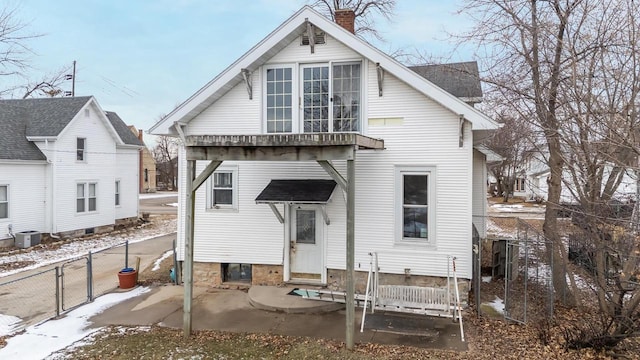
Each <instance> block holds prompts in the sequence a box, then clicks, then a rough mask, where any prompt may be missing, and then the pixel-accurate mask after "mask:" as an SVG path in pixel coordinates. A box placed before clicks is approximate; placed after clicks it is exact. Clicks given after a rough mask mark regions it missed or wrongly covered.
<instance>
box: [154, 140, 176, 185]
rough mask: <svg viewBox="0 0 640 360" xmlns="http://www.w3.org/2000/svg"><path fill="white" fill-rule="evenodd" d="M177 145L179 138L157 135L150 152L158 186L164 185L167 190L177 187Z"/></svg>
mask: <svg viewBox="0 0 640 360" xmlns="http://www.w3.org/2000/svg"><path fill="white" fill-rule="evenodd" d="M178 147H179V140H178V139H176V138H174V137H170V136H164V135H160V136H158V137H157V140H156V146H155V147H154V148H153V150H152V153H153V158H154V159H155V161H156V173H157V174H158V179H157V187H158V188H161V187H166V188H168V189H169V190H176V189H177V188H178V182H177V178H178Z"/></svg>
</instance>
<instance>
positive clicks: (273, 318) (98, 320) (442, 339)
mask: <svg viewBox="0 0 640 360" xmlns="http://www.w3.org/2000/svg"><path fill="white" fill-rule="evenodd" d="M255 288H270V287H262V286H257V287H255V286H254V287H252V288H251V289H250V290H249V292H246V291H242V290H231V289H214V288H204V287H194V300H193V309H192V315H193V324H192V327H193V329H194V330H204V329H208V330H219V331H231V332H246V333H269V334H277V335H287V336H308V337H315V338H327V339H335V340H341V341H344V339H345V312H344V310H339V311H332V312H325V313H285V312H274V311H265V310H260V309H257V308H255V307H253V306H252V305H251V302H252V299H251V298H250V297H251V296H253V295H252V290H253V289H255ZM279 289H280V290H282V289H283V288H279ZM289 290H290V289H289ZM284 291H287V290H286V289H285V290H284ZM261 293H262V294H264V292H261ZM269 293H270V292H267V294H269ZM271 293H272V292H271ZM183 294H184V288H183V287H182V286H175V285H166V286H160V287H155V288H153V289H152V290H151V291H150V292H148V293H145V294H143V295H141V296H139V297H137V298H133V299H130V300H127V301H125V302H122V303H120V304H117V305H115V306H113V307H111V308H110V309H107V310H105V311H104V312H103V313H101V314H98V315H96V316H94V317H92V318H91V319H90V321H91V322H93V325H92V326H94V327H100V326H106V325H128V326H150V325H160V326H167V327H173V328H180V329H181V328H182V318H183V313H182V306H183ZM258 296H261V295H258ZM267 296H271V295H267ZM279 299H281V297H279ZM291 299H292V301H295V302H299V301H300V300H299V297H296V296H291ZM283 301H285V302H286V301H287V300H286V299H284V300H283ZM304 301H308V302H313V303H319V304H320V305H324V304H325V302H322V301H315V300H304ZM377 315H378V318H380V316H384V318H383V321H386V322H387V323H392V322H393V321H394V318H390V317H389V316H388V315H390V316H398V315H399V316H402V317H403V318H402V319H401V322H407V321H413V322H416V321H418V322H419V323H420V326H421V327H422V328H423V329H424V330H425V331H422V332H421V333H420V334H419V335H408V334H406V333H401V332H400V331H396V332H394V331H381V329H379V328H377V329H372V327H371V326H365V331H364V332H362V333H361V332H359V329H360V319H361V316H362V312H361V310H360V309H356V329H357V330H356V333H355V341H356V342H359V343H379V344H394V345H407V346H417V347H424V348H437V349H450V350H466V349H467V345H466V343H464V342H461V341H460V337H459V335H460V334H459V332H458V331H459V328H458V324H457V323H453V322H452V321H451V319H443V318H432V317H425V316H420V317H417V318H416V317H415V316H408V315H404V314H402V315H400V314H397V313H396V314H387V313H377ZM409 318H410V319H413V320H407V319H409ZM389 319H391V320H389ZM395 321H396V323H397V322H398V318H395ZM365 325H369V319H368V320H367V321H366V322H365Z"/></svg>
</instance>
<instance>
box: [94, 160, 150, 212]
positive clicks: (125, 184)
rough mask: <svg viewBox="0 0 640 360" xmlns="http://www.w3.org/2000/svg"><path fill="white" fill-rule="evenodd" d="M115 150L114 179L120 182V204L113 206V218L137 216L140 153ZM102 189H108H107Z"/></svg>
mask: <svg viewBox="0 0 640 360" xmlns="http://www.w3.org/2000/svg"><path fill="white" fill-rule="evenodd" d="M116 152H117V155H116V169H117V170H116V172H115V174H117V178H116V180H117V181H118V182H119V183H120V196H119V197H120V204H119V205H118V206H116V208H115V218H116V219H126V218H131V217H137V216H138V192H139V189H140V181H139V179H140V173H139V171H140V170H139V169H140V167H139V166H138V162H139V159H140V153H139V151H138V150H137V149H122V148H119V149H117V150H116ZM150 176H151V175H150ZM104 190H105V191H110V190H109V189H104ZM111 194H113V192H111ZM100 211H102V209H100Z"/></svg>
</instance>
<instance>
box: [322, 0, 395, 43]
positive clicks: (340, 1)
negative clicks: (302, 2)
mask: <svg viewBox="0 0 640 360" xmlns="http://www.w3.org/2000/svg"><path fill="white" fill-rule="evenodd" d="M311 6H312V7H314V8H316V9H318V10H319V11H320V12H321V13H323V14H324V15H326V16H327V17H329V18H331V20H334V21H335V13H336V10H341V9H350V10H353V12H354V13H355V16H356V18H355V31H356V35H360V36H366V35H371V36H373V37H375V38H376V39H378V40H382V36H381V35H380V33H379V32H378V31H377V29H376V27H375V21H374V18H375V16H376V15H380V16H382V17H383V18H385V19H386V20H391V18H392V17H393V12H394V10H395V7H396V0H314V1H313V2H311Z"/></svg>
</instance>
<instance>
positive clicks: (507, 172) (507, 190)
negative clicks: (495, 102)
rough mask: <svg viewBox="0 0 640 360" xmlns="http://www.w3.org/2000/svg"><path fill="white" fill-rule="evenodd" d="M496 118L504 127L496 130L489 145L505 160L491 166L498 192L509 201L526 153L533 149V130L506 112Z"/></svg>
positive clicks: (504, 199)
mask: <svg viewBox="0 0 640 360" xmlns="http://www.w3.org/2000/svg"><path fill="white" fill-rule="evenodd" d="M494 118H495V119H496V120H497V121H499V122H500V123H502V128H500V129H498V130H496V131H495V133H494V134H493V136H492V138H491V140H490V141H489V142H488V143H487V146H488V147H489V148H490V149H491V150H493V151H494V152H496V153H498V154H500V156H502V158H503V160H502V161H501V162H500V163H497V164H495V165H493V166H491V168H490V171H491V172H492V173H493V176H494V177H495V178H496V182H497V184H496V185H497V190H498V194H502V198H503V201H504V202H508V201H509V197H510V196H511V194H512V193H513V191H514V184H515V181H516V177H517V175H518V172H519V171H520V170H521V169H522V165H523V164H524V160H525V155H526V154H527V153H529V152H530V150H531V149H532V143H531V137H532V136H531V133H532V131H531V129H530V126H529V124H528V123H527V122H524V121H522V120H521V119H518V118H516V117H513V116H510V115H508V114H507V113H506V112H503V113H498V114H496V116H494Z"/></svg>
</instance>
